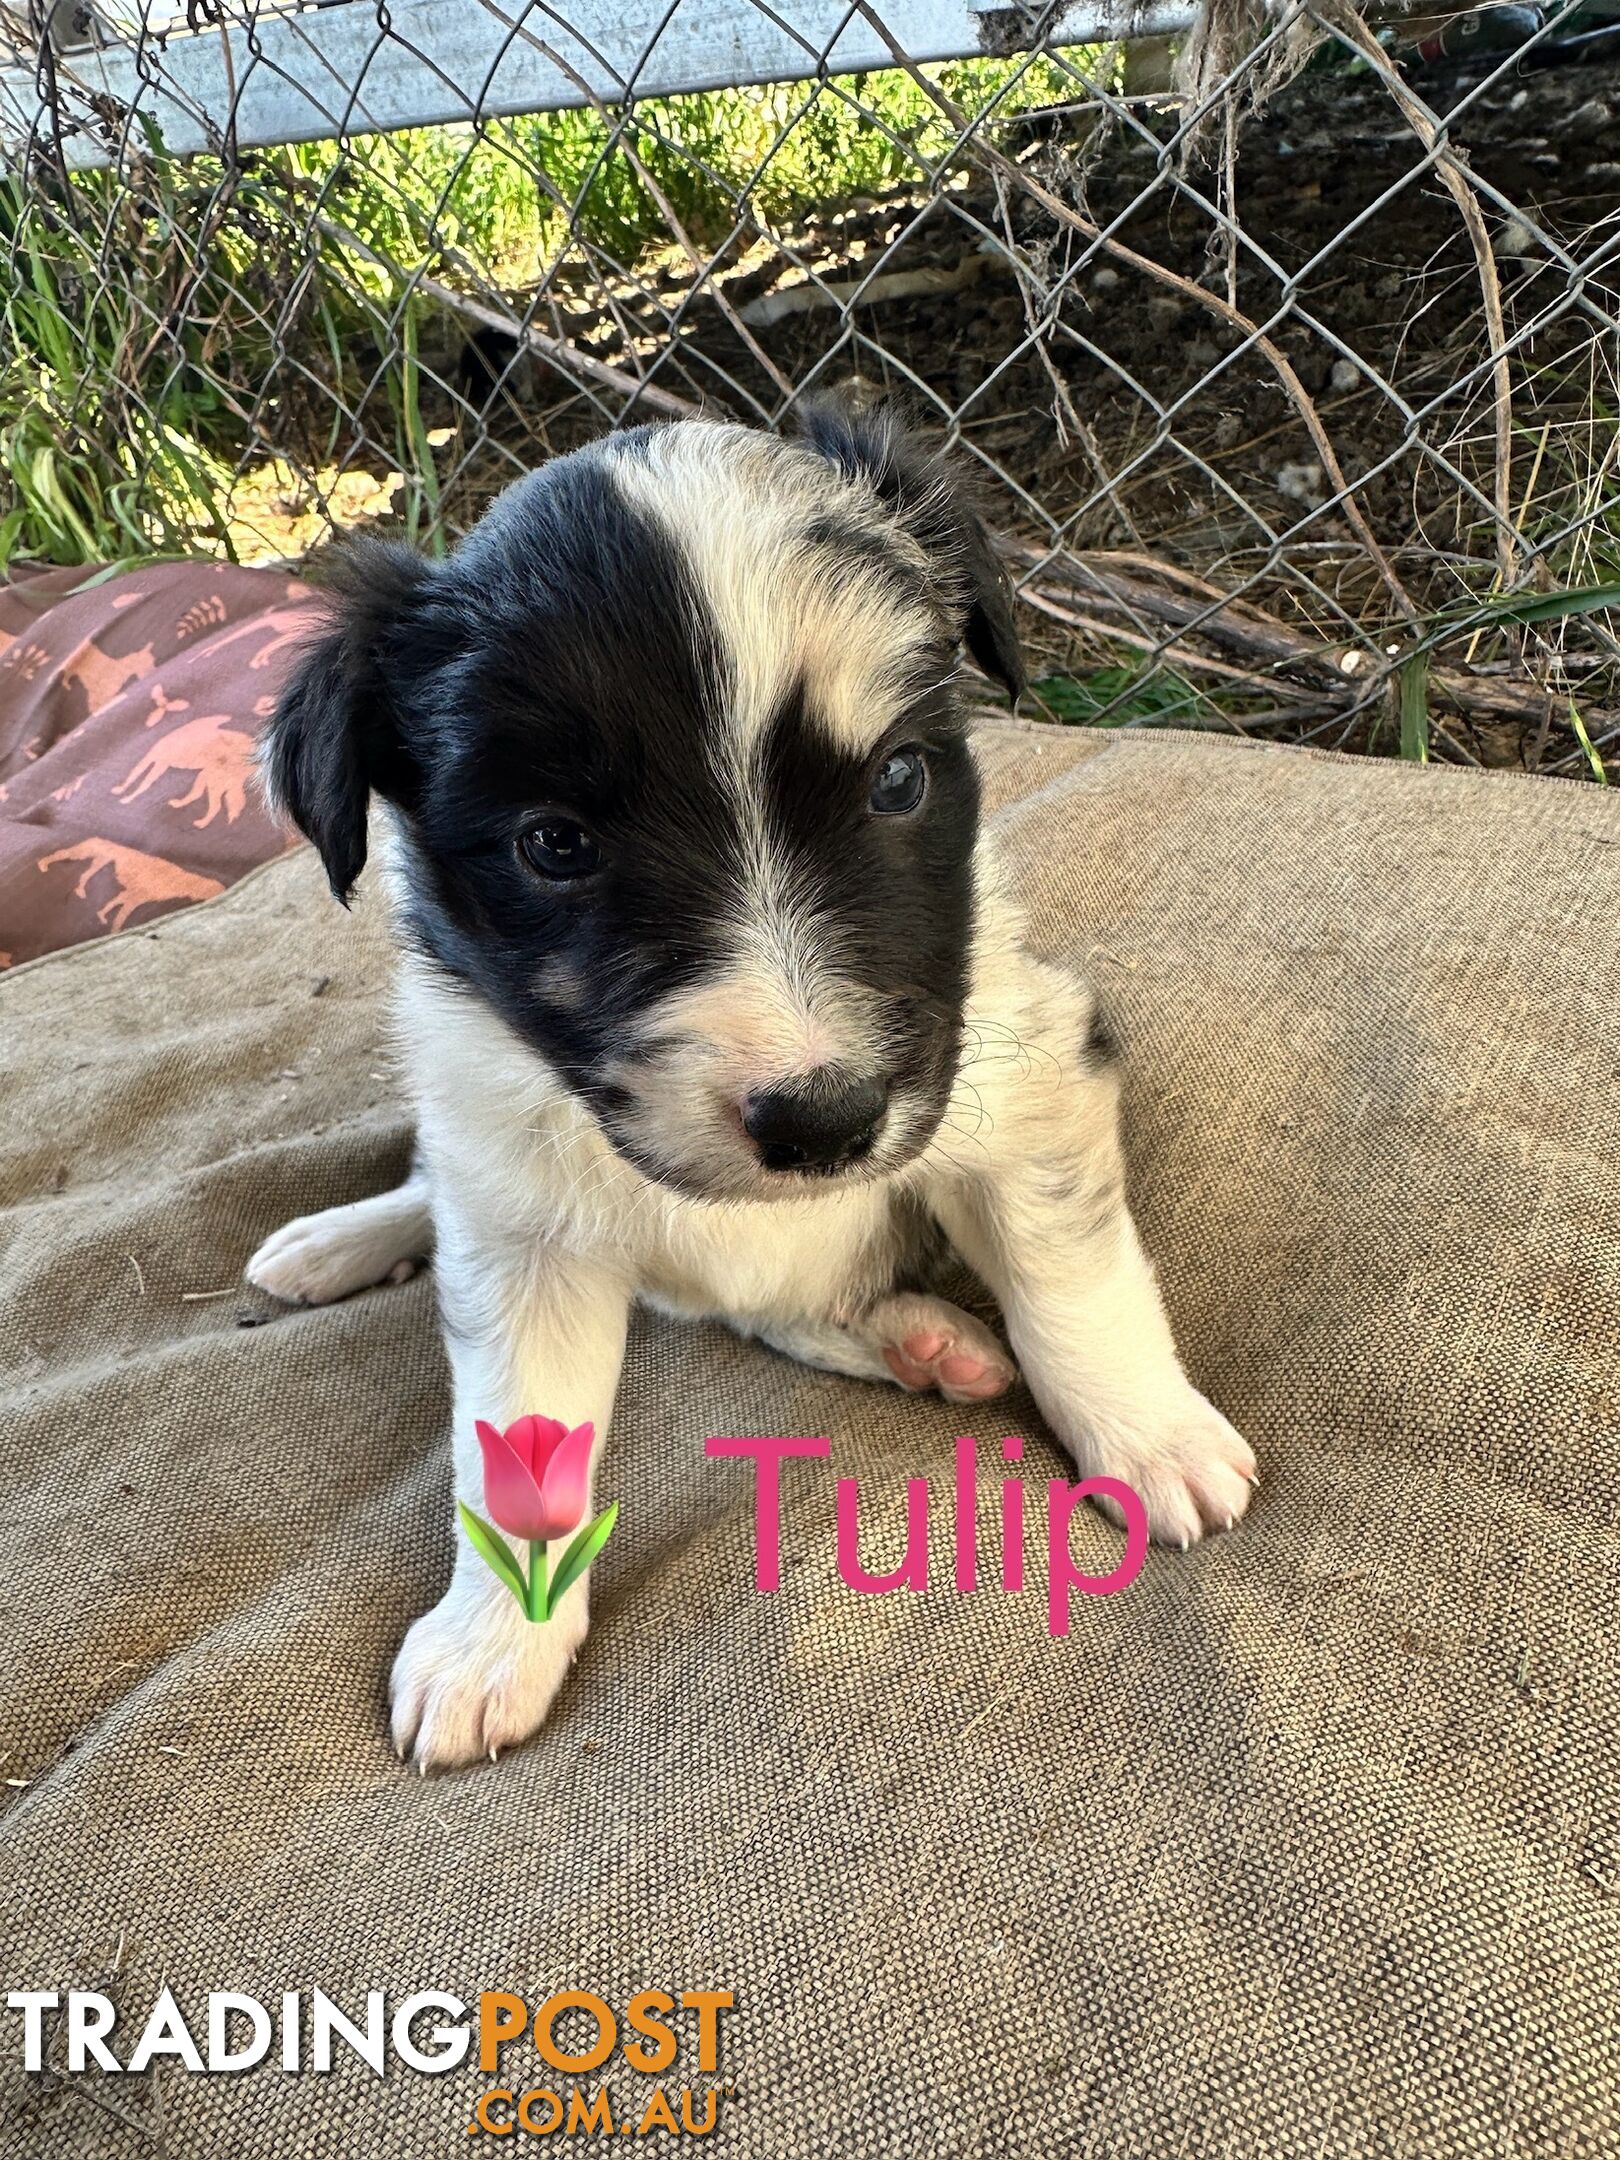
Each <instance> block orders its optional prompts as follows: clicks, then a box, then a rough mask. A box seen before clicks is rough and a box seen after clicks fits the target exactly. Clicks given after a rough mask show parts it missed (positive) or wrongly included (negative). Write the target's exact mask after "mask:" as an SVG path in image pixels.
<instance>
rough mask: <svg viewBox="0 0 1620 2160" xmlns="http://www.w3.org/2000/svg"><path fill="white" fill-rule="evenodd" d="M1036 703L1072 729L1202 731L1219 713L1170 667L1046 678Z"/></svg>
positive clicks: (1032, 689) (1035, 689)
mask: <svg viewBox="0 0 1620 2160" xmlns="http://www.w3.org/2000/svg"><path fill="white" fill-rule="evenodd" d="M1029 694H1030V698H1031V701H1032V702H1033V703H1035V704H1037V706H1040V707H1044V708H1045V710H1046V711H1047V712H1048V713H1049V714H1050V715H1051V717H1052V718H1053V719H1054V720H1061V721H1063V722H1065V723H1066V724H1067V725H1069V726H1071V727H1197V726H1199V725H1201V724H1205V723H1207V722H1209V721H1210V720H1213V719H1216V718H1218V717H1219V712H1218V708H1217V707H1216V706H1215V705H1214V704H1213V703H1212V702H1211V700H1210V699H1209V698H1208V697H1206V696H1205V694H1204V693H1203V692H1202V691H1201V690H1199V689H1197V688H1196V687H1195V685H1194V684H1192V683H1190V682H1189V681H1188V680H1187V678H1186V676H1185V675H1178V674H1177V672H1176V670H1175V669H1174V668H1171V667H1163V666H1153V665H1149V666H1146V667H1130V666H1126V667H1102V668H1090V669H1088V670H1087V671H1086V673H1085V674H1083V675H1067V674H1065V675H1043V676H1042V677H1041V678H1040V679H1039V681H1037V682H1033V683H1031V684H1030V686H1029Z"/></svg>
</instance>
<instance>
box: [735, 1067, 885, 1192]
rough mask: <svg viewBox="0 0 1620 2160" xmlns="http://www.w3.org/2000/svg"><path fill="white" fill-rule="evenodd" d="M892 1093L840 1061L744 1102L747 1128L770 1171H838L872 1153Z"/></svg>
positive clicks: (764, 1090) (763, 1091)
mask: <svg viewBox="0 0 1620 2160" xmlns="http://www.w3.org/2000/svg"><path fill="white" fill-rule="evenodd" d="M888 1099H889V1091H888V1089H887V1087H886V1086H885V1085H884V1083H883V1082H882V1081H881V1080H861V1079H858V1078H857V1077H856V1076H855V1074H853V1073H849V1072H845V1071H844V1070H843V1068H842V1067H840V1066H837V1065H823V1066H821V1067H819V1068H818V1069H817V1070H816V1071H815V1072H809V1073H804V1074H802V1075H801V1076H800V1077H799V1078H797V1079H794V1080H785V1081H783V1082H782V1084H781V1085H780V1086H779V1087H773V1088H763V1089H761V1090H760V1091H759V1092H758V1093H757V1094H753V1095H750V1096H749V1097H748V1099H747V1101H746V1102H745V1103H744V1104H743V1114H742V1118H743V1130H744V1132H746V1133H747V1135H748V1137H749V1139H750V1140H752V1141H753V1143H754V1145H755V1146H756V1147H757V1148H758V1149H759V1159H760V1161H761V1162H762V1163H763V1164H764V1165H765V1167H766V1169H767V1170H838V1169H841V1168H842V1167H843V1166H844V1164H845V1163H852V1162H859V1161H860V1159H861V1157H862V1156H863V1155H867V1154H870V1153H871V1149H872V1143H873V1141H874V1140H875V1139H876V1138H877V1129H878V1121H879V1120H880V1119H881V1117H882V1116H883V1111H884V1107H885V1105H886V1104H887V1102H888Z"/></svg>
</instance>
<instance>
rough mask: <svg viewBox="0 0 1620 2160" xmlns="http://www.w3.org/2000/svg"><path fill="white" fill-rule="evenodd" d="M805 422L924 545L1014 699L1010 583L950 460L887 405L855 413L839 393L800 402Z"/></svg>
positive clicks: (970, 643)
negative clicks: (829, 396)
mask: <svg viewBox="0 0 1620 2160" xmlns="http://www.w3.org/2000/svg"><path fill="white" fill-rule="evenodd" d="M800 427H801V432H802V433H803V436H804V439H805V441H806V442H807V443H808V444H809V445H810V447H811V449H813V450H816V451H819V452H820V454H821V456H823V457H824V458H826V459H827V461H828V463H829V464H832V465H836V466H837V467H838V469H839V471H840V472H841V473H843V474H844V475H845V476H846V478H848V479H851V480H865V481H867V482H869V483H870V485H871V486H872V487H873V488H875V489H876V490H877V493H878V495H879V497H880V498H881V499H882V501H883V502H884V504H885V505H886V507H887V508H888V509H889V510H890V511H891V512H892V514H893V515H894V517H895V518H896V519H897V520H898V521H899V523H900V524H902V525H903V526H904V527H905V528H906V530H907V531H908V532H909V533H911V534H912V536H913V537H914V538H915V539H917V540H918V541H920V542H921V544H922V546H923V547H924V549H925V550H926V551H927V554H928V558H929V561H930V562H931V563H932V564H934V566H935V575H936V576H937V578H938V580H939V583H940V587H941V591H942V595H943V597H944V599H945V601H946V604H947V606H948V607H949V608H950V610H951V612H952V613H953V614H954V615H955V617H956V621H957V626H958V635H959V636H960V637H961V639H962V642H963V644H964V645H966V647H967V649H968V651H969V652H970V653H971V654H972V655H973V657H974V659H975V660H976V661H977V662H978V663H979V665H980V667H981V668H983V670H984V672H985V673H986V674H987V675H990V676H993V677H994V678H995V680H996V681H997V682H999V683H1002V684H1004V685H1005V686H1006V689H1007V693H1008V695H1009V696H1010V697H1011V698H1012V699H1013V701H1014V702H1015V703H1016V702H1017V700H1018V698H1019V697H1020V696H1021V695H1022V693H1023V689H1024V685H1025V682H1026V680H1027V677H1026V674H1025V669H1024V655H1023V650H1022V648H1021V647H1020V645H1019V642H1018V632H1017V630H1016V629H1015V628H1014V626H1013V607H1012V600H1013V595H1012V583H1011V580H1010V579H1009V578H1008V576H1007V573H1006V571H1005V570H1004V569H1003V568H1002V566H1001V564H1000V562H999V561H998V559H997V556H996V552H995V549H994V548H993V547H992V546H991V545H990V535H989V534H988V533H987V532H986V530H985V527H984V520H983V519H982V518H981V517H980V516H979V513H978V511H977V510H976V509H975V508H974V505H973V500H972V495H971V491H970V490H969V488H968V487H967V485H966V483H965V482H964V481H963V479H962V478H961V476H960V474H959V473H958V472H957V470H956V468H955V466H954V465H953V464H952V463H951V461H950V459H949V458H947V457H945V456H943V455H942V454H941V453H940V452H938V451H936V450H930V449H929V448H928V447H927V446H926V444H924V443H923V442H921V441H920V440H919V438H918V437H917V436H916V435H914V434H913V433H912V432H911V431H910V429H908V428H907V427H906V425H905V423H904V422H903V421H902V420H901V419H900V418H899V417H898V416H897V415H896V413H895V412H894V411H893V409H892V408H891V407H890V406H887V405H879V406H874V407H873V408H872V409H870V410H869V411H865V412H856V411H854V410H853V409H852V408H851V407H849V406H847V405H845V404H843V403H842V402H841V401H840V400H838V399H836V398H815V399H811V400H810V401H808V402H807V403H806V404H805V405H804V406H803V407H801V419H800Z"/></svg>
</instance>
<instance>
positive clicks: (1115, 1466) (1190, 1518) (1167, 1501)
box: [1089, 1387, 1256, 1551]
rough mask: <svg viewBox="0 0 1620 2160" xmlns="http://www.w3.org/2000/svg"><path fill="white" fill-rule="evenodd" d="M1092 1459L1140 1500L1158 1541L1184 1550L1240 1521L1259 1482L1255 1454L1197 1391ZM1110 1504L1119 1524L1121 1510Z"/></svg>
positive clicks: (1190, 1390) (1097, 1451)
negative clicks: (1211, 1533)
mask: <svg viewBox="0 0 1620 2160" xmlns="http://www.w3.org/2000/svg"><path fill="white" fill-rule="evenodd" d="M1089 1456H1090V1459H1091V1460H1092V1463H1093V1466H1094V1467H1095V1468H1096V1469H1098V1470H1101V1471H1103V1472H1104V1473H1106V1475H1108V1476H1109V1477H1117V1478H1119V1479H1120V1480H1122V1482H1123V1483H1125V1484H1127V1485H1129V1486H1130V1487H1131V1488H1132V1490H1133V1491H1135V1492H1136V1493H1137V1494H1139V1495H1140V1497H1141V1501H1142V1505H1143V1507H1144V1508H1145V1509H1146V1511H1147V1519H1148V1531H1149V1534H1150V1535H1151V1536H1152V1538H1153V1539H1154V1541H1155V1543H1157V1544H1160V1545H1179V1546H1180V1547H1181V1548H1182V1550H1183V1551H1185V1550H1186V1549H1187V1547H1188V1546H1189V1545H1196V1544H1197V1543H1198V1540H1199V1539H1200V1538H1201V1537H1203V1536H1204V1535H1205V1533H1206V1532H1208V1531H1211V1530H1230V1529H1231V1528H1232V1526H1233V1524H1234V1523H1237V1522H1239V1521H1241V1520H1242V1517H1243V1515H1244V1513H1245V1512H1246V1510H1247V1508H1248V1505H1249V1498H1250V1494H1251V1493H1252V1491H1253V1489H1254V1484H1255V1482H1256V1480H1255V1461H1254V1450H1253V1449H1252V1448H1251V1447H1250V1446H1249V1443H1248V1442H1247V1441H1246V1440H1245V1439H1244V1438H1243V1436H1242V1434H1241V1433H1239V1432H1237V1431H1236V1430H1235V1429H1234V1428H1233V1427H1232V1426H1231V1425H1229V1424H1228V1423H1227V1421H1226V1419H1225V1418H1223V1417H1222V1416H1221V1413H1220V1412H1219V1411H1218V1410H1217V1409H1216V1408H1215V1405H1214V1404H1213V1403H1211V1402H1206V1401H1205V1399H1204V1397H1203V1396H1202V1395H1200V1394H1199V1393H1198V1391H1197V1389H1196V1388H1192V1387H1189V1388H1187V1389H1186V1391H1185V1393H1184V1394H1183V1395H1182V1396H1181V1398H1180V1400H1179V1402H1178V1403H1177V1404H1176V1405H1175V1407H1174V1408H1172V1409H1171V1410H1169V1412H1168V1413H1167V1414H1165V1415H1163V1416H1162V1417H1161V1418H1160V1419H1157V1420H1155V1421H1154V1423H1153V1424H1152V1425H1146V1426H1144V1428H1143V1429H1141V1430H1139V1431H1137V1432H1134V1433H1131V1434H1130V1435H1129V1436H1123V1435H1119V1434H1116V1435H1114V1436H1113V1437H1112V1438H1111V1439H1109V1440H1108V1441H1106V1442H1105V1443H1104V1444H1103V1446H1102V1447H1101V1448H1100V1449H1095V1448H1094V1449H1092V1450H1090V1451H1089ZM1103 1506H1104V1508H1105V1511H1106V1512H1107V1513H1108V1514H1110V1515H1112V1516H1113V1517H1114V1519H1115V1520H1116V1521H1118V1520H1119V1510H1118V1509H1117V1508H1115V1507H1114V1506H1113V1505H1112V1504H1111V1503H1109V1502H1106V1501H1105V1502H1104V1503H1103Z"/></svg>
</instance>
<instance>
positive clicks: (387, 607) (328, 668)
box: [259, 540, 435, 905]
mask: <svg viewBox="0 0 1620 2160" xmlns="http://www.w3.org/2000/svg"><path fill="white" fill-rule="evenodd" d="M434 576H435V572H434V569H433V566H432V565H431V564H430V563H428V562H425V561H424V560H423V559H422V557H421V556H419V555H415V554H413V553H412V552H411V550H410V549H409V548H403V547H398V546H395V545H391V544H389V543H387V542H384V541H378V540H363V541H354V542H351V543H350V544H349V545H348V547H346V548H345V549H344V551H343V554H342V555H341V556H340V557H338V558H337V560H336V562H335V564H334V565H333V567H332V568H331V570H330V572H329V583H328V590H327V592H326V594H325V599H326V601H327V605H328V611H329V612H328V616H327V623H326V627H325V628H324V629H323V630H322V632H321V633H320V635H319V636H318V637H317V638H316V639H315V640H314V642H313V643H312V644H309V645H306V646H305V648H304V650H303V653H302V654H301V656H300V658H299V660H298V662H297V665H296V666H295V667H294V669H293V672H292V674H291V675H290V676H289V678H288V680H287V685H286V688H285V689H284V690H283V691H282V693H281V696H280V697H279V698H278V699H277V701H276V709H275V713H274V715H273V716H272V718H271V721H270V725H269V727H268V729H267V730H266V732H265V735H264V738H263V741H262V743H261V745H260V752H259V762H260V770H261V772H262V774H263V777H264V785H265V791H266V793H267V794H268V795H269V797H270V801H271V804H272V806H273V807H274V808H275V809H276V810H277V811H279V812H280V813H281V815H282V816H284V817H286V818H288V819H290V820H291V822H292V823H293V824H294V825H296V826H297V827H298V829H299V831H300V832H302V833H303V834H305V835H306V837H307V838H309V839H311V840H313V841H314V843H315V846H316V849H317V851H318V853H319V855H320V858H321V861H322V862H323V863H324V864H325V866H326V875H327V881H328V882H329V884H330V885H331V887H332V890H333V892H334V893H335V894H336V895H337V897H338V899H340V900H341V901H343V902H344V903H345V905H347V902H348V898H349V894H350V892H351V890H352V889H353V886H354V881H355V879H356V878H357V877H358V876H359V875H360V872H361V870H362V869H363V868H364V866H365V860H366V823H367V818H366V812H367V805H368V804H369V802H370V800H371V797H372V794H373V793H376V794H379V795H381V796H383V797H384V798H385V800H387V801H390V802H393V803H396V804H398V805H399V806H400V807H401V808H402V809H407V810H408V809H409V808H410V807H411V805H412V803H413V801H414V800H415V797H416V793H417V787H418V782H419V779H420V774H419V770H418V766H417V761H416V755H415V749H414V746H413V744H412V741H411V731H410V727H409V723H408V720H407V717H406V713H405V710H404V704H403V701H402V699H401V698H400V696H399V695H398V693H397V689H396V685H397V684H398V683H399V682H400V681H401V680H403V679H406V677H407V676H408V675H409V673H411V672H412V668H411V658H412V654H411V650H410V648H412V647H413V646H414V645H415V644H419V643H420V642H421V639H422V629H421V622H422V615H423V605H422V604H423V601H424V600H425V598H426V588H427V587H428V586H429V585H430V584H431V583H432V581H433V578H434Z"/></svg>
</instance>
